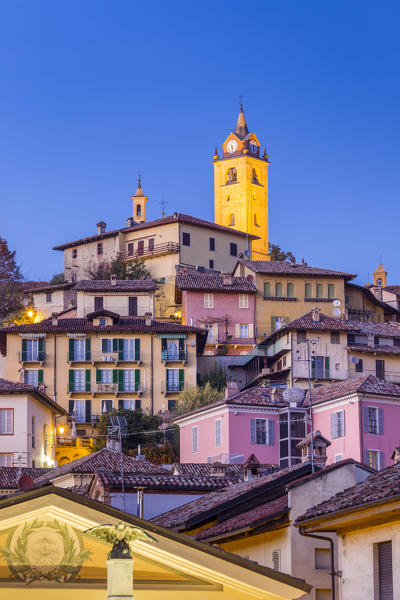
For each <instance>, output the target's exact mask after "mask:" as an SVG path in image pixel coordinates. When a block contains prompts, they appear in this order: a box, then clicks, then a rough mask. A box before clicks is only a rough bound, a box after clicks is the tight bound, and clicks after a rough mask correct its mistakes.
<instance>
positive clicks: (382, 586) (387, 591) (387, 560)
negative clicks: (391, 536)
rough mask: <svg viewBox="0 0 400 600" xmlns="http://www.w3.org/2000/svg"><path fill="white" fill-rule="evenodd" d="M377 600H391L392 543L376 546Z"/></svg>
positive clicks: (382, 543)
mask: <svg viewBox="0 0 400 600" xmlns="http://www.w3.org/2000/svg"><path fill="white" fill-rule="evenodd" d="M378 571H379V600H393V562H392V542H391V541H389V542H381V543H380V544H378Z"/></svg>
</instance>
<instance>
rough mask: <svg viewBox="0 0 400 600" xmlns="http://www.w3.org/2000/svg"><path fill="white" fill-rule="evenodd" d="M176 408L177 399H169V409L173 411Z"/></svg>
mask: <svg viewBox="0 0 400 600" xmlns="http://www.w3.org/2000/svg"><path fill="white" fill-rule="evenodd" d="M175 409H176V400H168V410H169V412H173V411H174V410H175Z"/></svg>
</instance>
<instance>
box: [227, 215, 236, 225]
mask: <svg viewBox="0 0 400 600" xmlns="http://www.w3.org/2000/svg"><path fill="white" fill-rule="evenodd" d="M231 225H235V215H234V213H231V214H230V215H229V218H228V227H230V226H231Z"/></svg>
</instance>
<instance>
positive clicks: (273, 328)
mask: <svg viewBox="0 0 400 600" xmlns="http://www.w3.org/2000/svg"><path fill="white" fill-rule="evenodd" d="M275 319H276V317H271V331H275Z"/></svg>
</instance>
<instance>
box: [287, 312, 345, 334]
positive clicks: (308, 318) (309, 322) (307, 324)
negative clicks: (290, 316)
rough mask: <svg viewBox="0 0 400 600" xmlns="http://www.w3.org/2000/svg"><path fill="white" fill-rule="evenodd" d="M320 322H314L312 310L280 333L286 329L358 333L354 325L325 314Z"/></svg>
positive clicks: (320, 315) (321, 316)
mask: <svg viewBox="0 0 400 600" xmlns="http://www.w3.org/2000/svg"><path fill="white" fill-rule="evenodd" d="M319 318H320V320H319V321H313V318H312V310H311V311H310V312H308V313H306V314H305V315H303V316H301V317H299V318H298V319H295V320H294V321H291V322H290V323H288V324H287V325H284V326H283V327H281V328H280V329H279V330H278V331H282V330H284V329H314V330H320V331H356V330H357V327H356V326H355V325H354V323H349V322H348V321H344V320H343V319H338V318H337V317H329V316H328V315H325V314H324V313H321V312H320V314H319Z"/></svg>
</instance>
